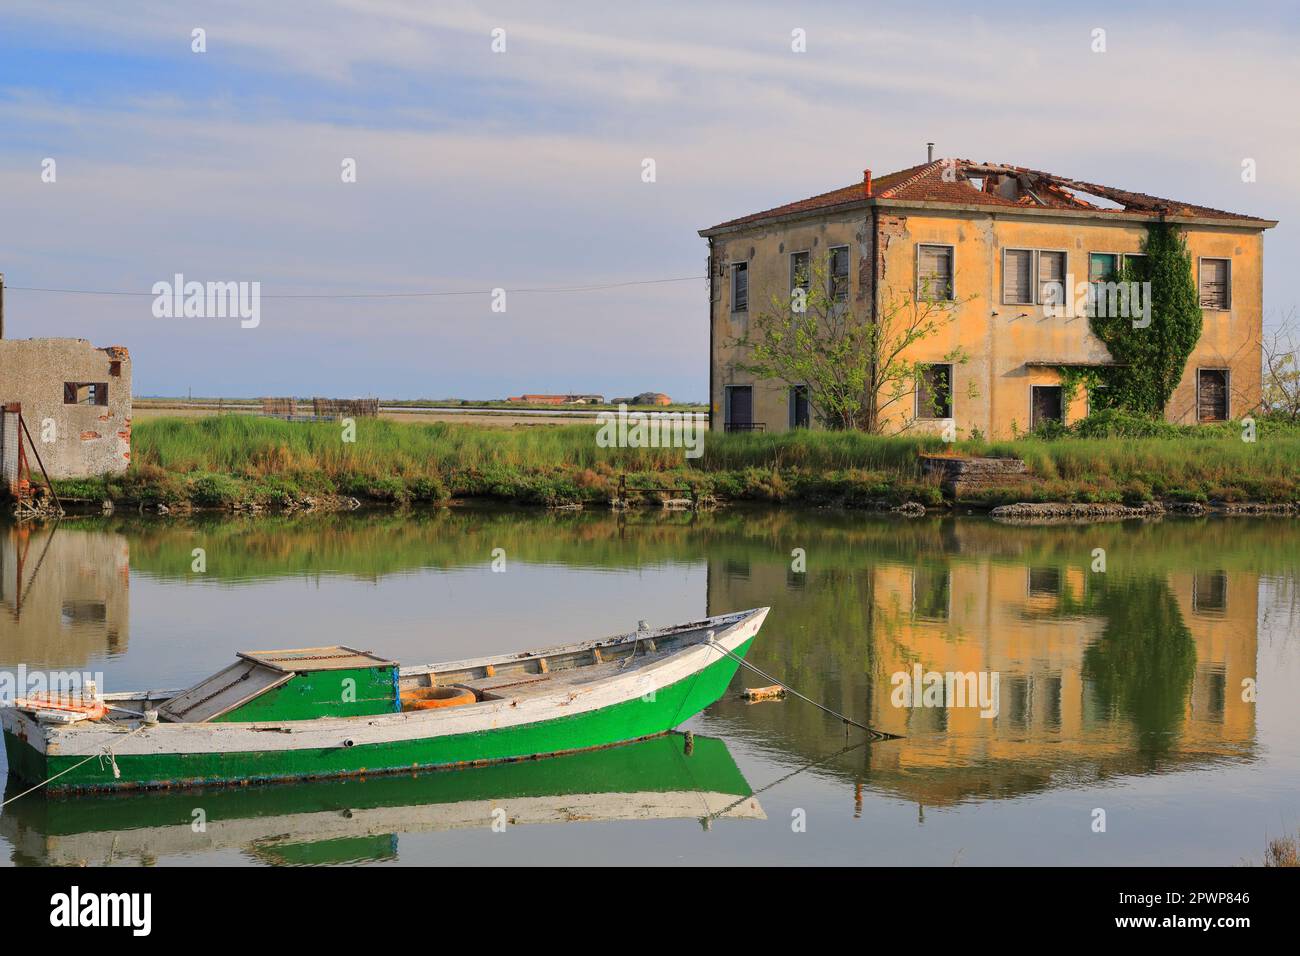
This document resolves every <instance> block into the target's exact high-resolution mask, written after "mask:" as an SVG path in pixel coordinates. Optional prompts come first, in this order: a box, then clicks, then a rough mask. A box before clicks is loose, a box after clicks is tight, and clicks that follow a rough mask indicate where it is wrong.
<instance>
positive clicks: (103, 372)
mask: <svg viewBox="0 0 1300 956" xmlns="http://www.w3.org/2000/svg"><path fill="white" fill-rule="evenodd" d="M0 409H3V411H2V412H0V479H3V480H2V482H0V494H4V493H12V492H13V488H12V483H13V482H14V481H16V480H17V479H18V471H19V461H20V454H21V455H22V456H24V457H25V458H26V461H27V464H28V466H29V467H30V469H31V472H32V474H33V476H34V477H36V478H38V479H39V475H40V471H39V466H38V462H37V457H36V456H37V455H39V463H40V464H43V465H44V466H45V469H46V471H48V472H49V475H50V477H51V478H82V477H88V476H92V475H103V474H109V473H117V472H123V471H125V470H126V468H127V465H129V464H130V461H131V357H130V355H129V354H128V353H127V350H126V349H124V348H122V347H120V346H110V347H108V348H96V347H95V346H93V345H91V344H90V343H89V342H87V341H86V340H85V339H0ZM19 415H21V416H22V422H23V423H25V425H26V431H24V430H23V429H22V427H21V426H20V424H19ZM29 433H30V434H29ZM33 451H34V452H35V454H33Z"/></svg>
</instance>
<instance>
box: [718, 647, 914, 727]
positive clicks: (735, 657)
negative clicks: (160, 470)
mask: <svg viewBox="0 0 1300 956" xmlns="http://www.w3.org/2000/svg"><path fill="white" fill-rule="evenodd" d="M707 646H709V647H712V648H715V649H716V650H718V651H720V652H721V653H723V654H726V655H727V656H728V657H730V658H732V659H733V660H735V661H736V662H737V663H739V664H740V665H741V666H742V667H747V668H749V669H750V670H751V671H753V672H754V673H755V674H757V675H759V676H760V677H762V678H764V679H766V680H770V681H771V682H772V683H773V684H776V685H777V686H779V687H781V688H783V689H785V690H787V691H789V692H790V693H791V694H794V696H796V697H798V698H799V699H800V700H804V701H807V702H808V703H810V704H812V705H813V706H814V707H816V708H817V709H818V710H821V711H825V712H826V713H828V714H830V715H831V716H832V717H838V718H839V719H840V720H842V721H844V723H846V724H852V725H853V726H854V727H857V728H859V729H860V730H865V731H866V732H867V733H868V734H869V735H870V736H871V739H872V740H898V739H899V735H898V734H887V733H885V732H884V731H883V730H873V729H872V728H870V727H868V726H867V725H866V724H860V723H858V722H857V721H856V720H854V719H853V718H852V717H846V716H844V715H843V714H841V713H840V712H839V711H836V710H831V708H829V707H827V706H826V705H825V704H823V703H820V702H819V701H815V700H813V699H812V698H811V697H809V696H808V695H807V694H801V693H799V692H798V691H797V690H795V689H794V688H793V687H791V686H790V685H789V684H787V683H786V682H785V681H783V680H778V679H777V678H775V677H773V676H772V675H771V674H769V673H768V672H767V671H765V670H762V669H761V668H758V667H756V666H754V665H753V664H751V663H750V662H749V661H747V660H745V659H744V658H743V657H741V656H740V655H739V654H733V653H732V652H731V651H729V650H727V649H726V648H725V647H723V646H722V645H721V644H719V643H718V642H717V640H715V639H714V637H713V632H712V631H710V632H709V639H708V645H707Z"/></svg>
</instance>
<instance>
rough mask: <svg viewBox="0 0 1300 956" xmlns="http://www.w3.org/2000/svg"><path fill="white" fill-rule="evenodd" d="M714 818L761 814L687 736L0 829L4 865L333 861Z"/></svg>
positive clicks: (77, 804)
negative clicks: (401, 849) (450, 841)
mask: <svg viewBox="0 0 1300 956" xmlns="http://www.w3.org/2000/svg"><path fill="white" fill-rule="evenodd" d="M10 789H11V791H16V790H17V789H18V788H17V786H16V785H15V786H11V787H10ZM10 795H12V794H10ZM197 806H201V807H202V811H201V812H202V817H201V818H200V817H196V807H197ZM715 814H716V815H719V816H721V817H723V818H741V819H762V818H763V811H762V808H761V807H760V806H759V804H758V800H757V799H756V798H754V797H753V796H752V791H751V790H750V787H749V784H748V783H747V782H746V781H745V778H744V777H743V776H742V775H741V773H740V770H739V769H738V768H737V767H736V764H735V761H734V760H733V759H732V757H731V754H730V753H729V752H728V750H727V745H726V744H725V743H724V742H723V741H721V740H717V739H715V738H712V737H695V738H694V743H693V746H691V747H690V748H687V746H686V743H685V738H684V737H682V736H680V735H677V734H669V735H666V736H661V737H655V738H653V739H651V740H643V741H640V742H637V743H633V744H628V745H627V746H625V747H610V748H606V749H603V750H591V751H584V752H582V753H576V754H568V755H566V756H562V757H556V758H554V759H552V760H537V761H524V762H519V763H511V764H493V765H491V766H486V767H473V768H467V769H464V770H459V771H457V772H455V773H443V772H437V771H434V772H429V773H423V774H417V775H415V776H407V775H400V776H380V777H373V778H369V779H346V780H318V781H311V782H300V783H296V784H293V785H286V784H267V785H265V786H258V787H240V788H222V789H216V790H211V791H207V792H204V793H203V794H202V800H201V801H200V800H198V799H196V794H195V793H194V792H188V793H187V792H184V791H164V792H156V793H155V792H151V793H142V792H123V793H111V794H98V795H80V796H71V797H67V798H61V799H53V800H32V799H23V800H18V801H17V802H15V803H13V804H12V805H10V806H8V807H6V808H5V809H4V812H3V813H2V814H0V836H3V837H4V838H5V839H6V840H7V841H9V842H10V843H11V844H12V845H13V847H14V854H15V861H16V862H20V863H35V864H43V865H51V864H53V865H59V864H73V865H76V864H84V863H107V862H110V861H113V860H122V859H125V860H150V859H154V858H160V857H167V856H172V855H176V854H185V853H196V852H203V851H209V850H217V849H228V848H238V849H243V850H245V851H246V852H248V853H250V854H251V855H253V856H255V857H257V858H258V859H260V860H262V861H264V862H268V863H339V862H346V861H358V860H375V859H386V858H391V857H393V856H395V855H396V852H397V837H398V834H401V833H412V832H419V831H439V830H452V829H459V828H473V827H483V828H485V829H486V828H490V827H492V826H493V824H494V823H498V824H500V823H505V824H506V825H519V824H526V823H572V822H591V821H613V820H659V819H673V818H680V819H691V818H701V819H703V818H708V817H711V816H713V815H715ZM200 819H201V822H202V826H201V827H200V826H198V825H197V822H196V821H199V820H200Z"/></svg>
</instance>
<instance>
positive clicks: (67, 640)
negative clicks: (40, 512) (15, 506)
mask: <svg viewBox="0 0 1300 956" xmlns="http://www.w3.org/2000/svg"><path fill="white" fill-rule="evenodd" d="M130 567H131V562H130V549H129V546H128V544H127V540H126V538H124V537H123V536H122V535H119V534H110V533H105V532H100V531H78V530H73V529H69V528H66V527H63V528H52V527H50V526H32V525H17V526H15V525H0V662H2V663H4V664H6V665H11V666H16V665H18V664H26V665H27V666H29V667H60V668H66V667H80V666H84V665H85V664H87V663H89V662H90V661H91V660H93V659H95V658H98V657H102V656H103V655H105V654H116V653H119V652H121V651H125V650H126V643H127V637H128V633H129V630H130V598H129V594H130V591H129V585H130Z"/></svg>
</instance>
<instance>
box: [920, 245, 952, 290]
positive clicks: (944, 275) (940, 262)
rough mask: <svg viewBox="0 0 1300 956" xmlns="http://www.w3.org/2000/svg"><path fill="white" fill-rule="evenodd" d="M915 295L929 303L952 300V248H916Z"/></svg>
mask: <svg viewBox="0 0 1300 956" xmlns="http://www.w3.org/2000/svg"><path fill="white" fill-rule="evenodd" d="M916 273H917V275H916V294H917V297H918V298H920V299H924V300H926V301H929V302H935V301H941V300H949V299H951V298H952V246H917V253H916Z"/></svg>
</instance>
